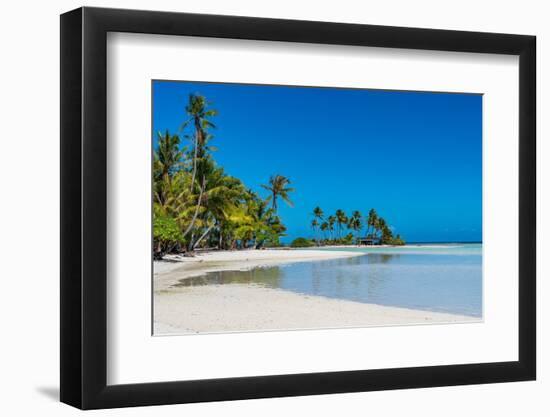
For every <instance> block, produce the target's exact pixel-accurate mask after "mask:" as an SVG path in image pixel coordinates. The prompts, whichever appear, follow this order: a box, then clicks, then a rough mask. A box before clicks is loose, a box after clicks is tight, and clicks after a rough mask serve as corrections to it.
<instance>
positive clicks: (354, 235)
mask: <svg viewBox="0 0 550 417" xmlns="http://www.w3.org/2000/svg"><path fill="white" fill-rule="evenodd" d="M184 109H185V112H182V123H181V127H180V129H179V131H178V132H177V133H172V132H169V131H168V130H166V131H165V132H158V133H157V143H156V146H155V149H154V158H153V241H154V245H153V256H154V258H155V259H162V258H163V256H164V255H165V254H168V253H186V254H192V253H193V251H195V250H196V249H199V248H210V249H218V250H223V249H225V250H232V249H260V248H265V247H279V246H283V245H282V243H281V237H283V236H285V235H286V230H287V228H286V226H285V225H284V224H283V221H282V219H281V217H280V216H279V214H278V206H279V203H280V202H281V201H282V202H284V203H285V204H288V205H289V206H293V202H292V200H291V194H292V193H294V192H295V189H294V188H293V187H291V180H290V179H289V178H288V177H286V176H284V175H281V174H274V175H272V176H271V177H270V178H269V179H268V181H267V182H266V184H263V185H262V189H263V191H264V192H265V194H266V195H265V196H263V197H262V196H261V195H260V194H259V193H258V192H256V191H254V190H252V189H250V188H248V187H247V186H246V185H245V184H244V183H243V182H242V181H241V180H240V179H239V178H236V177H233V176H230V175H228V174H227V173H226V172H225V171H224V169H223V168H222V167H221V166H219V165H218V164H217V163H216V161H215V160H214V157H213V153H214V152H215V151H216V150H217V149H216V147H215V146H213V145H212V141H213V139H214V135H213V133H212V132H213V130H214V129H215V128H216V125H215V123H214V119H215V117H216V116H217V115H218V111H217V110H216V109H213V108H212V107H211V103H210V102H209V101H208V100H207V99H206V98H205V97H204V96H202V95H199V94H190V95H189V97H188V101H187V103H186V105H185V107H184ZM182 139H183V140H182ZM312 216H313V219H312V221H311V228H312V231H313V237H307V238H305V237H300V238H297V239H294V240H293V241H292V243H291V244H290V246H291V247H309V246H327V245H352V244H356V245H404V244H405V241H404V240H403V239H402V238H401V236H400V235H396V236H394V235H393V232H392V230H391V228H390V227H389V225H388V224H387V222H386V221H385V220H384V218H382V217H381V216H379V215H378V214H377V212H376V210H375V209H371V210H370V211H369V212H368V216H366V217H363V216H362V214H361V212H360V211H358V210H355V211H353V212H352V213H351V214H350V215H349V216H348V215H346V213H345V212H344V211H343V210H341V209H339V210H336V212H335V213H334V214H331V215H328V216H325V214H324V212H323V210H322V209H321V208H320V207H316V208H315V209H314V210H313V213H312ZM363 228H366V231H365V234H364V235H363V236H362V235H361V231H362V230H363Z"/></svg>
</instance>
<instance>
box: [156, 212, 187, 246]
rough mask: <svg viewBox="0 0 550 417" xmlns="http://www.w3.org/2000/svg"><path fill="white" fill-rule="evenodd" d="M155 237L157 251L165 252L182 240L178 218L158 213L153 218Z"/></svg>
mask: <svg viewBox="0 0 550 417" xmlns="http://www.w3.org/2000/svg"><path fill="white" fill-rule="evenodd" d="M153 239H154V242H156V252H161V253H164V252H166V251H168V250H170V247H171V246H173V245H176V244H178V243H181V242H182V235H181V230H180V228H179V227H178V223H177V222H176V220H175V219H174V218H172V217H169V216H163V215H156V216H154V220H153Z"/></svg>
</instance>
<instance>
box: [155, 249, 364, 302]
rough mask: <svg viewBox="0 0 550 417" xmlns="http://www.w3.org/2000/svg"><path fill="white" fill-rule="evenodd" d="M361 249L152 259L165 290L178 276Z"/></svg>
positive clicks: (334, 256) (157, 279) (222, 253)
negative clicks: (163, 259) (154, 260)
mask: <svg viewBox="0 0 550 417" xmlns="http://www.w3.org/2000/svg"><path fill="white" fill-rule="evenodd" d="M363 255H364V253H361V252H346V251H334V252H331V251H323V250H283V249H266V250H239V251H219V252H216V251H213V252H204V253H199V254H197V255H196V256H194V257H190V258H186V257H183V256H167V257H166V260H165V261H161V262H155V263H154V276H155V279H154V285H155V292H158V291H161V290H167V289H169V288H171V287H172V286H173V284H174V283H177V282H178V281H179V280H180V279H184V278H190V277H193V276H197V275H203V274H204V273H205V272H214V271H227V270H232V271H239V270H248V269H252V268H257V267H264V266H274V265H283V264H289V263H296V262H310V261H315V260H318V261H320V260H325V259H337V258H348V257H352V256H363Z"/></svg>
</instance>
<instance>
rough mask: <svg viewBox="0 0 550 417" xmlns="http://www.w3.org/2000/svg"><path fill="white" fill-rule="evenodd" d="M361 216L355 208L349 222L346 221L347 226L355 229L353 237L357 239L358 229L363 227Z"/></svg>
mask: <svg viewBox="0 0 550 417" xmlns="http://www.w3.org/2000/svg"><path fill="white" fill-rule="evenodd" d="M361 218H362V215H361V212H359V211H358V210H355V211H354V212H353V213H352V215H351V217H350V219H349V223H348V227H349V228H350V229H352V230H354V231H355V234H356V236H355V238H356V239H357V238H358V237H359V236H358V235H359V231H360V230H361V228H362V227H363V224H362V222H361Z"/></svg>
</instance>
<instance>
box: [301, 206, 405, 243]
mask: <svg viewBox="0 0 550 417" xmlns="http://www.w3.org/2000/svg"><path fill="white" fill-rule="evenodd" d="M312 217H313V220H312V221H311V228H312V229H313V234H314V238H313V239H312V240H311V241H312V242H314V243H315V244H316V245H317V246H320V245H350V244H353V243H356V244H360V243H366V244H372V245H404V244H405V241H404V240H403V238H402V237H401V235H399V234H397V235H395V236H394V234H393V231H392V228H391V227H390V226H389V225H388V223H387V222H386V220H385V219H384V218H383V217H381V216H379V215H378V213H377V212H376V210H375V209H370V210H369V212H368V215H367V216H363V215H362V214H361V212H360V211H358V210H355V211H353V212H351V214H350V215H346V213H345V212H344V210H342V209H338V210H336V212H335V213H334V214H332V215H329V216H326V215H325V212H324V211H323V209H321V207H315V208H314V209H313V213H312ZM344 229H347V231H348V233H347V234H345V235H344V234H343V233H344ZM363 229H365V232H364V233H365V235H364V236H361V233H362V231H363Z"/></svg>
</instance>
